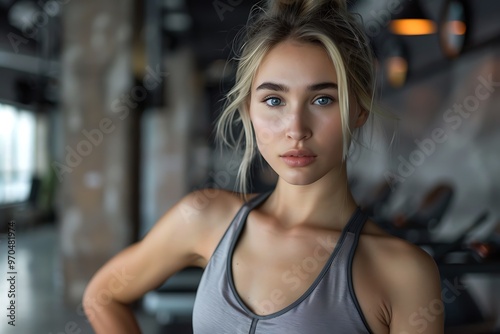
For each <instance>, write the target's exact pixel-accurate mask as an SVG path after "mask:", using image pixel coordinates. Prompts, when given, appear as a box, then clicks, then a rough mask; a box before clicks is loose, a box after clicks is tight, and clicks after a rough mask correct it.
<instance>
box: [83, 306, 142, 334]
mask: <svg viewBox="0 0 500 334" xmlns="http://www.w3.org/2000/svg"><path fill="white" fill-rule="evenodd" d="M91 301H92V298H90V299H88V300H87V302H86V303H85V302H84V306H85V307H84V310H85V314H86V315H87V318H88V320H89V322H90V324H91V325H92V328H93V329H94V331H95V332H96V334H114V333H119V334H138V333H141V330H140V328H139V325H138V323H137V320H136V318H135V316H134V313H133V312H132V309H131V308H130V307H129V306H128V305H125V304H122V303H119V302H116V301H111V302H109V301H106V304H105V305H99V303H92V302H91Z"/></svg>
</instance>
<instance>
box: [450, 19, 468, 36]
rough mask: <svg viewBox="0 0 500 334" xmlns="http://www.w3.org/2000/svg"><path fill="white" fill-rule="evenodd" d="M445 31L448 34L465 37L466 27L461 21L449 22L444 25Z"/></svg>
mask: <svg viewBox="0 0 500 334" xmlns="http://www.w3.org/2000/svg"><path fill="white" fill-rule="evenodd" d="M446 30H447V31H448V33H449V34H453V35H465V32H466V31H467V26H466V25H465V22H462V21H450V22H448V23H447V24H446Z"/></svg>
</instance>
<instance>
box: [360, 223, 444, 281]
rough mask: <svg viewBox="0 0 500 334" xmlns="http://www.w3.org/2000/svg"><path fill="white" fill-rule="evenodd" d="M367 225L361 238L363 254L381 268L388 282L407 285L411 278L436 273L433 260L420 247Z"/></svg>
mask: <svg viewBox="0 0 500 334" xmlns="http://www.w3.org/2000/svg"><path fill="white" fill-rule="evenodd" d="M369 225H370V226H367V228H366V230H367V232H368V233H366V234H362V237H361V238H362V240H364V242H363V245H364V248H365V251H367V252H365V254H371V255H370V257H371V258H370V260H371V261H372V262H374V264H375V265H377V267H378V268H383V272H384V273H385V274H384V276H387V277H388V278H389V281H390V282H392V283H402V284H408V282H409V281H408V279H410V278H411V277H415V276H425V275H428V274H429V273H431V274H435V273H436V272H437V266H436V263H435V262H434V259H433V258H432V257H431V256H430V255H429V254H428V253H427V252H425V251H424V250H422V249H421V248H420V247H418V246H416V245H414V244H412V243H410V242H408V241H406V240H403V239H401V238H398V237H395V236H392V235H390V234H388V233H386V232H383V231H382V230H381V229H379V228H377V227H373V226H374V225H375V224H374V223H371V224H369ZM399 281H402V282H399Z"/></svg>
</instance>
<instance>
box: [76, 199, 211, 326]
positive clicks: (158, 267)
mask: <svg viewBox="0 0 500 334" xmlns="http://www.w3.org/2000/svg"><path fill="white" fill-rule="evenodd" d="M200 194H201V195H203V194H202V193H201V191H198V192H193V193H191V194H189V195H187V196H186V197H184V198H183V199H182V200H181V201H179V202H178V203H177V204H176V205H175V206H174V207H172V208H171V209H170V210H169V211H168V212H167V213H166V214H165V215H164V216H163V217H162V218H161V219H160V220H159V221H158V222H157V223H156V224H155V226H154V227H153V228H152V229H151V231H150V232H149V233H148V234H147V235H146V236H145V237H144V239H143V240H141V241H139V242H137V243H135V244H133V245H131V246H129V247H127V248H126V249H124V250H123V251H121V252H120V253H118V254H117V255H116V256H114V257H113V258H112V259H111V260H109V261H108V262H107V263H106V264H105V265H104V266H103V267H102V268H100V269H99V270H98V271H97V272H96V274H95V275H94V277H93V278H92V279H91V281H90V283H89V284H88V286H87V288H86V290H85V293H84V297H83V308H84V310H85V314H86V315H87V318H88V320H89V321H90V323H91V325H92V327H93V328H94V330H95V332H96V333H97V334H100V333H106V334H112V333H121V334H126V333H130V334H132V333H140V329H139V326H138V324H137V321H136V320H135V317H134V315H133V312H132V311H131V309H130V307H129V306H128V305H129V304H130V303H132V302H134V301H135V300H137V299H139V298H140V297H142V296H143V295H144V294H145V293H146V292H148V291H150V290H153V289H155V288H157V287H159V286H160V285H161V284H163V282H164V281H165V280H166V279H168V278H169V277H170V276H172V275H173V274H175V273H176V272H178V271H180V270H182V269H184V268H186V267H189V266H200V264H201V263H204V261H206V259H204V258H203V256H201V255H200V254H202V253H203V252H202V250H203V249H206V247H207V245H206V244H204V240H209V239H210V238H207V237H208V236H207V234H206V232H208V229H210V228H209V225H210V222H213V221H214V218H215V217H214V216H216V215H217V211H220V207H219V208H217V206H220V205H217V204H214V202H218V203H220V202H221V201H220V200H218V201H214V200H213V199H212V200H210V199H207V201H205V202H200V200H199V199H200ZM200 203H204V204H203V205H201V204H200ZM219 216H220V213H219Z"/></svg>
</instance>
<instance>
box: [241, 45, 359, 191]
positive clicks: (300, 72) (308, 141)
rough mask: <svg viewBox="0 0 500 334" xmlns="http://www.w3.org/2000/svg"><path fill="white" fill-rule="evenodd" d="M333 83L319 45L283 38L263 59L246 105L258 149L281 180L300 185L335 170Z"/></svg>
mask: <svg viewBox="0 0 500 334" xmlns="http://www.w3.org/2000/svg"><path fill="white" fill-rule="evenodd" d="M337 84H338V82H337V73H336V71H335V68H334V66H333V64H332V62H331V60H330V58H329V57H328V54H327V53H326V51H325V50H324V49H323V48H322V47H321V46H319V45H314V44H303V43H298V42H294V41H286V42H283V43H280V44H278V45H276V46H275V47H274V48H272V49H271V50H270V51H269V52H268V54H266V56H265V57H264V58H263V60H262V62H261V64H260V66H259V68H258V70H257V72H256V75H255V77H254V81H253V82H252V88H251V94H250V98H249V103H248V110H249V114H250V119H251V121H252V125H253V128H254V131H255V136H256V141H257V146H258V148H259V151H260V153H261V154H262V156H263V157H264V159H265V160H266V161H267V162H268V163H269V165H270V166H271V167H272V168H273V169H274V170H275V171H276V173H277V174H278V175H279V176H280V178H281V179H283V180H284V181H286V182H288V183H290V184H295V185H306V184H311V183H313V182H316V181H318V180H319V179H322V178H324V177H325V176H327V175H332V174H333V173H338V172H339V171H340V168H341V167H342V164H343V162H342V147H343V145H342V143H343V136H342V123H341V114H340V107H339V103H338V88H337ZM357 125H359V124H358V123H357V122H354V123H353V124H352V127H355V126H357Z"/></svg>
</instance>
